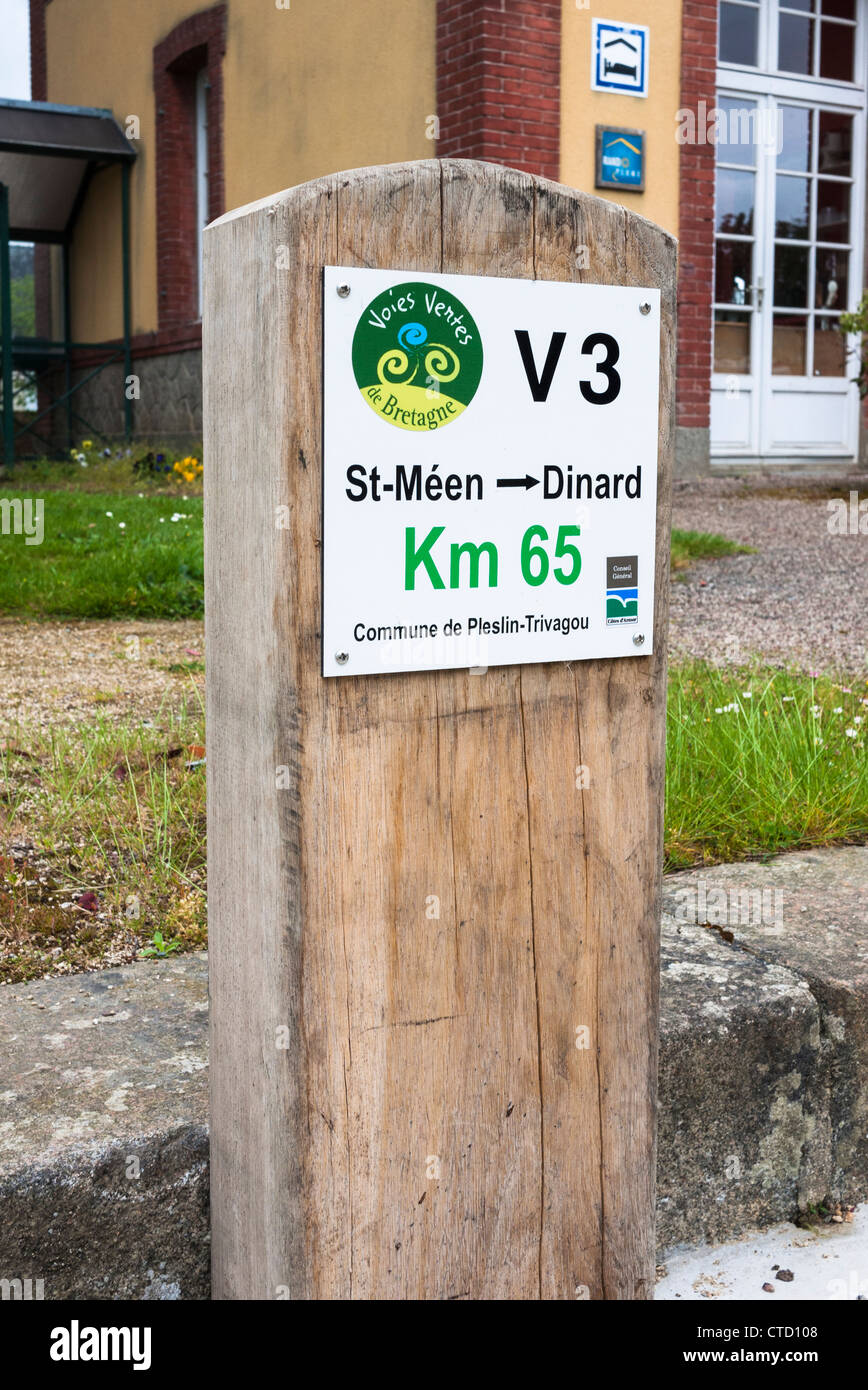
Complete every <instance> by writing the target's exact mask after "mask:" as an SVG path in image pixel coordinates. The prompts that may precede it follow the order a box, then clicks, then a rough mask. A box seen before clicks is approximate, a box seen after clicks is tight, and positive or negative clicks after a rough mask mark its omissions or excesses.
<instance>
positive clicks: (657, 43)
mask: <svg viewBox="0 0 868 1390" xmlns="http://www.w3.org/2000/svg"><path fill="white" fill-rule="evenodd" d="M592 19H614V20H617V21H619V22H620V23H622V24H644V25H647V26H648V28H649V29H650V31H651V33H650V42H649V50H648V51H649V61H650V83H649V95H648V96H647V97H630V96H620V95H614V94H612V93H610V92H592V91H591V20H592ZM562 26H563V38H562V44H561V180H562V181H563V182H564V183H567V184H570V185H571V186H572V187H574V188H581V189H583V190H584V191H585V192H588V193H596V194H597V196H598V197H600V198H612V199H613V200H614V201H616V202H619V203H623V204H624V206H625V207H628V208H630V209H632V211H634V212H639V213H641V214H642V216H643V217H650V218H651V220H652V222H658V223H659V224H660V226H661V227H665V228H666V230H667V231H669V232H673V233H675V234H676V235H677V233H678V167H679V154H680V148H681V147H680V146H679V145H678V144H677V143H676V140H675V131H676V128H677V127H676V121H675V113H676V111H677V110H678V109H679V107H680V105H681V99H680V91H681V0H654V3H653V4H648V3H647V0H644V2H643V0H590V5H589V8H587V9H580V8H579V7H578V6H577V4H576V0H563V3H562ZM604 123H608V124H611V125H617V126H625V127H632V128H633V129H636V130H644V131H645V132H646V155H645V169H646V172H645V192H644V193H629V192H620V191H619V192H618V193H617V194H616V193H614V192H612V191H611V190H606V189H599V188H595V187H594V177H595V157H596V151H595V135H594V130H595V126H597V125H602V124H604Z"/></svg>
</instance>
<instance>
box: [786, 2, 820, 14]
mask: <svg viewBox="0 0 868 1390" xmlns="http://www.w3.org/2000/svg"><path fill="white" fill-rule="evenodd" d="M781 9H782V10H805V11H807V12H808V13H809V14H815V13H816V10H817V0H781Z"/></svg>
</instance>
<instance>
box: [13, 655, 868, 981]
mask: <svg viewBox="0 0 868 1390" xmlns="http://www.w3.org/2000/svg"><path fill="white" fill-rule="evenodd" d="M845 684H846V683H845ZM748 691H749V692H750V695H748V694H747V693H746V692H748ZM863 701H868V687H866V686H865V685H864V684H863V685H862V686H860V687H856V686H854V687H853V688H852V689H849V690H848V689H846V688H845V685H842V684H839V683H836V682H834V681H833V680H831V679H828V678H826V677H822V678H816V679H812V678H811V677H809V676H803V675H799V674H795V673H788V672H781V671H769V670H767V669H764V668H757V669H754V670H751V671H736V670H731V669H730V670H728V671H721V670H719V669H717V668H714V667H710V666H705V665H703V664H700V663H695V664H693V665H689V666H683V667H676V668H673V670H672V672H671V676H670V693H669V715H668V736H667V785H666V819H665V826H666V831H665V862H666V867H667V868H669V869H673V868H684V867H687V866H689V865H694V864H712V863H718V862H726V861H734V860H740V859H748V858H763V857H766V856H769V855H772V854H777V853H780V852H782V851H785V850H793V849H803V848H808V847H816V846H821V845H832V844H845V843H864V842H865V841H866V839H868V759H866V747H865V745H866V739H865V733H864V731H865V729H866V727H868V703H863ZM814 711H817V713H816V714H815V713H814ZM857 720H859V721H861V722H860V723H857V722H856V721H857ZM848 729H849V730H851V731H852V733H853V734H854V735H855V737H851V736H848V734H847V732H846V731H847V730H848ZM817 740H820V741H819V742H818V741H817ZM204 744H205V736H204V718H203V714H202V709H201V705H200V704H199V703H198V702H194V703H192V704H191V705H189V706H188V707H185V708H182V709H180V710H176V711H174V712H173V711H172V710H170V709H168V708H166V709H163V710H161V711H157V712H156V713H155V715H154V719H153V723H152V724H151V725H146V724H142V723H136V722H125V723H121V724H117V723H115V722H112V721H108V720H107V721H102V722H99V721H94V722H92V723H90V724H88V725H85V726H83V727H81V728H78V729H69V728H65V727H58V728H55V729H45V728H37V729H25V728H20V729H18V730H15V731H10V732H9V733H8V735H7V741H6V743H5V745H0V981H2V980H7V981H9V980H26V979H31V978H35V977H38V976H42V975H44V974H46V973H48V972H52V971H54V972H60V973H69V972H70V971H77V970H87V969H96V968H99V967H100V966H102V965H106V964H117V963H118V962H119V961H124V960H133V959H136V958H138V956H139V953H140V952H141V951H142V950H144V949H147V946H148V943H149V942H150V941H151V939H152V937H153V935H154V933H155V932H157V931H159V932H161V933H162V936H163V938H164V939H165V941H166V942H168V943H177V945H178V949H180V950H195V949H201V948H202V947H203V946H204V945H205V944H206V924H205V923H206V909H205V861H206V853H205V781H206V767H205V766H204V765H200V766H188V765H191V764H196V763H198V762H199V760H200V759H201V757H202V755H203V752H204ZM26 842H30V843H31V844H32V846H33V848H32V849H31V850H28V851H27V853H26V855H24V856H22V853H21V851H20V850H19V851H18V852H17V853H16V854H14V855H13V853H12V846H13V844H16V843H17V844H19V845H20V844H22V843H26ZM84 894H93V899H92V900H86V901H90V902H91V905H92V910H88V908H87V907H86V906H85V907H83V906H81V905H80V904H79V902H78V901H77V900H78V899H79V898H81V897H82V896H83V895H84ZM131 900H133V901H135V902H136V903H137V904H138V907H137V911H138V915H137V916H135V917H131V916H130V915H129V908H130V901H131ZM239 949H243V946H242V945H239Z"/></svg>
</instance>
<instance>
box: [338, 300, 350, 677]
mask: <svg viewBox="0 0 868 1390" xmlns="http://www.w3.org/2000/svg"><path fill="white" fill-rule="evenodd" d="M338 293H340V291H338ZM349 659H350V654H349V652H335V661H336V662H337V663H338V665H339V666H346V664H347V662H348V661H349Z"/></svg>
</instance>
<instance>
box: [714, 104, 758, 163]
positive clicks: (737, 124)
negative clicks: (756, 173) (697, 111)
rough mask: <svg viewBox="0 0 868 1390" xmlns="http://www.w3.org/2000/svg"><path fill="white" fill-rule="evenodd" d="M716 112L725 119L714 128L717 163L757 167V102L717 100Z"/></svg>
mask: <svg viewBox="0 0 868 1390" xmlns="http://www.w3.org/2000/svg"><path fill="white" fill-rule="evenodd" d="M717 109H718V111H719V112H720V114H721V117H722V119H721V120H719V121H718V122H717V125H716V126H715V132H716V138H717V161H718V163H719V164H756V135H757V106H756V102H755V101H737V100H736V99H735V97H718V100H717Z"/></svg>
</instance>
